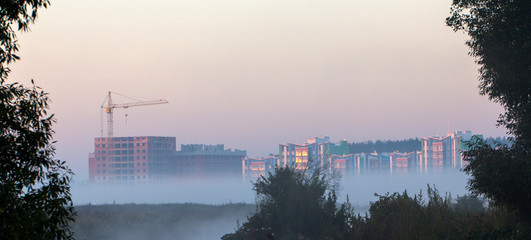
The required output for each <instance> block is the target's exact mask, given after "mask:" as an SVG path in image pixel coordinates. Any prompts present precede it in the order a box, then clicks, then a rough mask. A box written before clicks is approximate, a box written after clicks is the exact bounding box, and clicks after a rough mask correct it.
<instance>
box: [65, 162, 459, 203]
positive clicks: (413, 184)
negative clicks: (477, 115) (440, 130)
mask: <svg viewBox="0 0 531 240" xmlns="http://www.w3.org/2000/svg"><path fill="white" fill-rule="evenodd" d="M251 181H252V180H242V179H238V178H224V179H204V180H195V179H186V180H180V181H173V182H162V183H149V184H122V185H119V184H116V185H111V184H107V185H95V184H83V183H74V184H72V196H73V200H74V203H75V204H76V205H82V204H89V203H90V204H112V203H116V204H124V203H137V204H144V203H148V204H159V203H200V204H216V205H218V204H227V203H254V202H255V193H254V191H253V190H252V183H251ZM466 181H467V176H466V175H465V173H463V172H460V171H457V170H446V171H440V172H436V171H435V172H428V173H407V174H406V173H395V174H393V175H391V174H389V173H366V174H361V175H346V176H342V177H341V178H340V182H339V183H340V184H339V192H338V193H339V200H340V201H341V202H343V201H345V200H346V196H347V195H348V196H349V200H350V202H351V203H352V204H354V205H358V206H366V205H368V204H369V202H370V201H374V200H376V197H375V196H374V193H377V194H385V193H386V192H391V193H392V192H402V191H404V190H407V191H408V192H409V193H412V194H413V193H418V192H419V191H420V190H421V189H424V190H425V189H426V185H427V184H430V185H435V187H436V188H437V189H438V190H439V192H441V193H445V192H449V193H451V194H452V196H457V195H460V196H462V195H464V194H466V193H467V190H466Z"/></svg>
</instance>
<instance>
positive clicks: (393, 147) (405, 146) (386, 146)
mask: <svg viewBox="0 0 531 240" xmlns="http://www.w3.org/2000/svg"><path fill="white" fill-rule="evenodd" d="M349 150H350V152H351V153H362V152H364V153H370V152H374V151H376V152H378V153H382V152H395V151H399V152H413V151H420V139H418V138H410V139H405V140H385V141H382V140H376V141H365V142H353V143H350V144H349Z"/></svg>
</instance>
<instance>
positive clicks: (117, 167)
mask: <svg viewBox="0 0 531 240" xmlns="http://www.w3.org/2000/svg"><path fill="white" fill-rule="evenodd" d="M246 153H247V152H246V151H241V150H234V151H231V150H230V149H224V145H223V144H218V145H203V144H190V145H181V151H176V141H175V137H152V136H141V137H112V138H95V139H94V152H93V153H90V154H89V180H90V181H91V182H94V183H120V182H147V181H152V180H168V179H176V178H182V177H210V176H212V177H217V176H234V177H241V174H242V169H243V167H242V159H243V158H244V157H245V155H246Z"/></svg>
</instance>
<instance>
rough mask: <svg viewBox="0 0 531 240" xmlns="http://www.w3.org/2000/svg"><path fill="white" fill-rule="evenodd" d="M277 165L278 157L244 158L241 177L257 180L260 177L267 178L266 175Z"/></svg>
mask: <svg viewBox="0 0 531 240" xmlns="http://www.w3.org/2000/svg"><path fill="white" fill-rule="evenodd" d="M277 164H278V157H276V156H267V157H261V158H251V157H245V158H244V159H243V160H242V166H243V177H244V179H247V178H259V177H260V176H267V173H269V172H272V171H273V170H274V169H275V166H276V165H277Z"/></svg>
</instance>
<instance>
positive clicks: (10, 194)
mask: <svg viewBox="0 0 531 240" xmlns="http://www.w3.org/2000/svg"><path fill="white" fill-rule="evenodd" d="M0 100H1V104H0V239H68V238H70V236H71V232H70V230H69V227H68V225H69V222H70V221H72V220H73V215H74V211H73V207H72V200H71V196H70V187H69V182H70V178H71V175H72V172H71V170H70V169H68V167H66V165H65V162H64V161H60V160H56V159H54V158H53V156H54V151H55V149H54V147H53V146H52V145H51V142H50V141H51V139H52V134H53V130H52V128H51V127H52V123H53V121H54V119H53V115H50V116H48V115H47V113H46V109H48V97H47V95H46V93H44V92H42V91H39V90H38V89H36V88H32V89H28V88H24V87H22V86H21V85H18V84H10V85H1V87H0Z"/></svg>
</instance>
